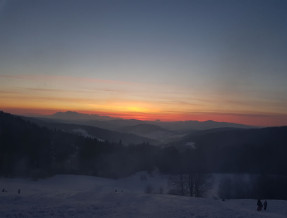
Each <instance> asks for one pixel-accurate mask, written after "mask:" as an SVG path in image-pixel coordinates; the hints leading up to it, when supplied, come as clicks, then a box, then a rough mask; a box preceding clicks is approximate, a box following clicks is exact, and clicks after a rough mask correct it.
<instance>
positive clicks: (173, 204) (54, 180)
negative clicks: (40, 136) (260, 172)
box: [0, 173, 287, 218]
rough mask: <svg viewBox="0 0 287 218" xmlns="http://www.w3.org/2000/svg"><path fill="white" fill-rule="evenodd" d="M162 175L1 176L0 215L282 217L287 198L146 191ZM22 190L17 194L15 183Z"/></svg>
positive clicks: (286, 214)
mask: <svg viewBox="0 0 287 218" xmlns="http://www.w3.org/2000/svg"><path fill="white" fill-rule="evenodd" d="M166 181H167V179H166V177H165V176H160V175H154V176H150V175H149V174H147V173H137V174H135V175H133V176H131V177H128V178H123V179H118V180H112V179H105V178H98V177H92V176H74V175H58V176H54V177H51V178H48V179H43V180H39V181H32V180H29V179H7V178H0V190H2V188H5V189H6V190H7V191H8V192H0V217H32V218H33V217H41V218H46V217H47V218H48V217H63V218H65V217H69V218H70V217H108V218H110V217H117V218H129V217H130V218H134V217H139V218H146V217H150V218H153V217H155V218H158V217H164V218H169V217H170V218H175V217H194V218H199V217H207V218H211V217H212V218H214V217H220V218H230V217H236V218H251V217H253V218H259V217H260V218H262V217H266V218H267V217H268V218H283V217H287V201H279V200H268V210H267V211H261V212H258V211H256V199H254V200H250V199H249V200H246V199H242V200H227V201H221V200H214V199H207V198H191V197H182V196H173V195H168V194H146V193H145V188H146V186H147V185H149V184H150V185H151V186H152V187H153V190H155V191H154V192H153V193H157V191H156V190H157V188H159V187H162V188H166V187H165V186H164V185H165V182H166ZM19 188H20V189H21V194H18V193H17V191H18V189H19Z"/></svg>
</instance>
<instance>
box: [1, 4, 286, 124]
mask: <svg viewBox="0 0 287 218" xmlns="http://www.w3.org/2000/svg"><path fill="white" fill-rule="evenodd" d="M286 9H287V2H286V1H276V0H275V1H271V0H270V1H262V0H261V1H259V0H258V1H257V0H248V1H244V0H240V1H239V0H237V1H235V0H229V1H227V0H226V1H205V0H189V1H169V0H165V1H164V0H162V1H159V0H153V1H151V0H150V1H139V0H130V1H121V0H117V1H116V0H113V1H109V0H103V1H97V0H95V1H92V0H81V1H80V0H79V1H77V0H74V1H70V0H25V1H23V0H4V1H3V0H2V1H0V29H1V33H0V47H1V50H0V76H2V77H1V78H0V83H1V84H2V92H4V91H5V92H6V93H9V92H10V93H12V92H14V94H13V96H11V95H12V94H11V95H9V94H5V96H3V95H2V96H0V99H1V98H2V101H3V102H5V99H6V100H7V98H9V99H11V97H13V99H14V100H15V99H17V95H16V94H15V92H19V93H20V92H21V93H22V96H23V95H24V96H25V97H26V98H27V101H29V100H28V99H29V96H30V97H31V102H32V101H34V104H33V105H34V106H35V104H36V103H37V102H35V100H33V96H32V95H31V93H26V94H25V90H26V89H27V88H34V89H39V88H41V87H43V86H44V88H46V89H62V90H64V91H65V92H66V93H67V94H65V95H64V96H63V98H64V97H65V96H66V97H67V96H68V92H69V91H71V92H70V93H71V94H70V95H73V94H72V93H74V92H77V91H79V90H83V89H84V87H85V84H84V82H82V83H83V84H81V85H79V84H70V83H69V84H67V83H66V82H64V81H63V82H62V83H61V82H59V81H57V76H64V77H66V78H78V77H81V78H87V79H95V80H98V81H100V80H105V81H118V82H119V83H121V82H127V83H130V84H136V85H130V86H129V87H126V86H119V85H115V83H112V84H110V83H109V84H107V83H106V85H103V84H100V85H99V84H98V83H95V84H94V86H93V87H91V86H89V85H87V89H89V90H90V91H91V90H94V88H95V87H96V88H97V87H100V88H98V89H101V91H99V92H102V93H103V94H99V96H98V97H94V98H93V99H92V100H94V101H95V102H100V101H101V100H103V102H102V103H101V104H102V105H109V104H111V105H110V106H109V107H107V108H112V107H114V103H112V102H129V104H136V105H137V104H139V102H142V103H143V105H150V106H143V107H141V108H142V109H144V107H147V108H146V109H147V111H148V109H150V110H151V108H153V109H154V110H151V111H157V113H164V112H165V110H166V111H168V112H173V113H185V114H188V113H199V112H200V113H222V114H224V113H232V114H241V115H242V114H247V115H250V114H260V115H268V116H269V115H276V116H279V115H280V116H284V117H286V106H287V97H286V93H287V86H286V81H287V73H286V72H287V64H286V57H287V43H286V39H287V15H286ZM7 75H10V76H11V75H12V76H21V75H22V76H24V77H25V76H26V77H25V78H30V77H29V76H35V78H37V76H46V77H45V78H46V81H41V80H39V79H34V82H33V83H29V81H26V80H23V77H22V79H21V80H19V78H17V79H15V78H14V79H11V77H10V78H9V79H7V78H8V77H7ZM5 76H6V77H5ZM68 80H69V79H68ZM71 80H72V79H71ZM108 89H109V90H111V89H113V90H117V92H114V93H113V94H110V93H109V94H107V93H106V92H105V90H108ZM139 89H140V90H139ZM119 93H121V94H119ZM122 93H125V94H122ZM36 94H37V95H39V96H41V95H44V97H49V98H53V97H54V98H55V101H56V100H57V96H56V95H55V94H51V93H49V92H45V93H43V91H42V92H39V93H36ZM33 95H35V93H33ZM82 97H83V98H87V97H85V96H84V94H83V96H82ZM18 98H20V96H19V97H18ZM156 102H164V104H163V105H158V106H157V105H156ZM168 102H169V103H170V104H168ZM180 103H185V104H184V105H185V106H183V105H182V104H180ZM27 104H28V103H27ZM175 104H177V106H175ZM188 104H190V105H193V106H190V107H188V106H186V105H188ZM68 105H69V104H68ZM195 105H197V106H195ZM16 106H17V105H15V104H11V105H8V106H6V107H7V108H9V107H10V108H12V107H16ZM17 107H20V105H19V106H17ZM25 107H28V106H25ZM61 107H63V105H62V106H61ZM129 107H132V106H129ZM107 108H104V109H103V108H102V109H101V107H100V106H99V105H98V106H97V105H96V106H95V107H89V109H87V107H86V109H87V110H89V111H95V112H97V111H99V110H108V109H107ZM176 108H178V109H176ZM54 109H55V110H56V108H54ZM59 109H63V108H59ZM67 109H69V108H67ZM72 109H78V110H79V109H81V108H80V107H74V108H72ZM122 110H123V111H124V109H122ZM139 110H140V109H139ZM123 111H122V112H123ZM188 118H189V119H190V118H192V116H188ZM284 119H285V118H284Z"/></svg>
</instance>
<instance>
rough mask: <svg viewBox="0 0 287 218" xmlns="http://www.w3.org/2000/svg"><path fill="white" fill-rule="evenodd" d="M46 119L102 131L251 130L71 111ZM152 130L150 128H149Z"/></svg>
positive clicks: (203, 123) (233, 126)
mask: <svg viewBox="0 0 287 218" xmlns="http://www.w3.org/2000/svg"><path fill="white" fill-rule="evenodd" d="M46 118H52V119H59V120H64V121H68V122H71V121H73V122H75V121H76V122H77V123H85V124H87V125H92V126H97V127H100V128H104V129H110V130H118V129H120V128H122V129H124V128H127V127H129V126H136V125H140V124H150V125H155V126H158V127H161V128H164V129H167V130H171V131H190V130H205V129H213V128H224V127H232V128H252V126H248V125H244V124H237V123H228V122H217V121H212V120H208V121H195V120H188V121H172V122H165V121H142V120H136V119H122V118H115V117H109V116H100V115H96V114H83V113H78V112H73V111H66V112H57V113H55V114H53V115H50V116H46ZM151 128H152V127H151Z"/></svg>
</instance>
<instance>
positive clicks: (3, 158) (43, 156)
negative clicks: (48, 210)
mask: <svg viewBox="0 0 287 218" xmlns="http://www.w3.org/2000/svg"><path fill="white" fill-rule="evenodd" d="M143 150H148V151H152V150H153V148H151V146H150V145H147V144H139V145H138V146H124V145H121V144H117V143H111V142H108V141H104V142H103V141H99V140H97V139H92V138H88V137H83V136H79V135H76V134H71V133H67V132H64V131H60V130H51V129H48V128H45V127H40V126H37V125H36V124H33V123H31V122H29V121H26V120H24V119H22V118H21V117H18V116H14V115H11V114H7V113H4V112H0V176H32V177H45V176H50V175H53V174H57V173H75V174H88V175H98V176H105V177H119V176H126V175H129V174H131V173H134V172H136V171H139V170H146V169H147V166H146V165H143V164H141V163H143V162H144V160H146V159H147V157H146V156H145V153H146V152H144V151H143ZM145 162H146V161H145ZM131 163H133V164H131Z"/></svg>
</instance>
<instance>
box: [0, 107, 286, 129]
mask: <svg viewBox="0 0 287 218" xmlns="http://www.w3.org/2000/svg"><path fill="white" fill-rule="evenodd" d="M140 109H141V108H138V107H131V108H130V111H127V112H112V111H111V112H107V111H90V110H70V111H75V112H78V113H84V114H90V115H91V114H97V115H100V116H109V117H113V118H121V119H136V120H143V121H156V120H158V121H161V122H173V121H188V120H196V121H207V120H213V121H217V122H230V123H238V124H246V125H252V126H284V125H286V123H287V116H286V115H272V114H269V115H266V114H262V115H254V114H230V113H212V112H206V113H173V112H162V113H148V112H140ZM0 110H3V111H4V112H8V113H12V114H18V115H26V116H32V115H33V116H36V115H52V114H54V113H56V112H65V111H67V110H57V109H42V108H38V109H37V108H34V109H31V108H2V109H0Z"/></svg>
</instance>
